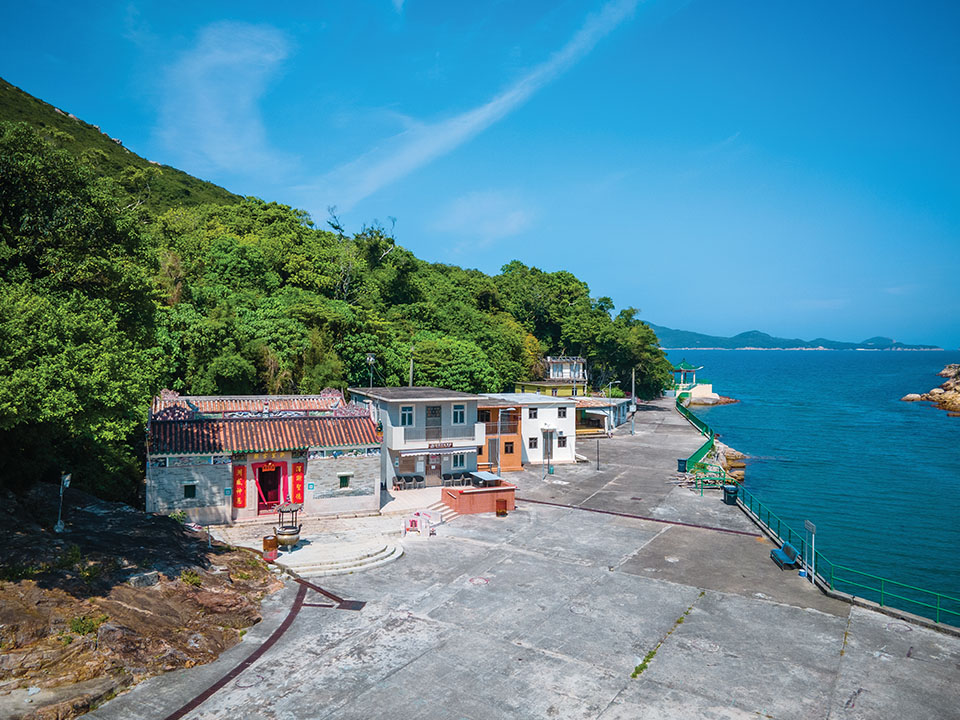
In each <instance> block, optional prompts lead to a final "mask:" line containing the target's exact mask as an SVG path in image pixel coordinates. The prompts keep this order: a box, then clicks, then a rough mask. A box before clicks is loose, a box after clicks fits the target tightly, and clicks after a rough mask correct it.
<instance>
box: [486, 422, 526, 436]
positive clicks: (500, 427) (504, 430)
mask: <svg viewBox="0 0 960 720" xmlns="http://www.w3.org/2000/svg"><path fill="white" fill-rule="evenodd" d="M484 425H486V426H487V435H488V436H489V435H516V434H517V433H518V432H519V431H520V423H519V422H518V421H516V420H504V421H503V422H499V423H497V422H493V421H491V422H487V423H484Z"/></svg>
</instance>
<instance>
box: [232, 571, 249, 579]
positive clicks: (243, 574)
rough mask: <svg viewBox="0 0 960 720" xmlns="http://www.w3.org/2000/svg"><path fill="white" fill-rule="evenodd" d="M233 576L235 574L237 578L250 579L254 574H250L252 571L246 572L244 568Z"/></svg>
mask: <svg viewBox="0 0 960 720" xmlns="http://www.w3.org/2000/svg"><path fill="white" fill-rule="evenodd" d="M233 576H234V577H235V578H236V579H237V580H249V579H250V578H251V577H252V575H250V573H248V572H244V571H243V570H237V571H236V572H235V573H234V574H233Z"/></svg>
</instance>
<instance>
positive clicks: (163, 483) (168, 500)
mask: <svg viewBox="0 0 960 720" xmlns="http://www.w3.org/2000/svg"><path fill="white" fill-rule="evenodd" d="M188 484H195V485H196V486H197V496H196V497H195V498H191V499H189V500H187V499H184V497H183V486H184V485H188ZM232 485H233V470H232V466H231V465H229V464H227V465H188V466H185V467H169V468H158V467H151V468H149V469H148V470H147V488H146V489H147V497H146V499H147V503H146V505H147V512H156V513H165V514H167V513H171V512H174V511H176V510H184V511H186V513H187V515H188V516H189V517H190V518H191V519H192V520H195V521H198V522H204V521H206V522H209V521H211V520H212V518H215V517H219V516H220V515H223V517H224V518H225V519H229V517H230V501H231V498H229V497H227V496H225V495H224V494H223V489H224V488H228V487H231V486H232ZM221 522H223V520H221Z"/></svg>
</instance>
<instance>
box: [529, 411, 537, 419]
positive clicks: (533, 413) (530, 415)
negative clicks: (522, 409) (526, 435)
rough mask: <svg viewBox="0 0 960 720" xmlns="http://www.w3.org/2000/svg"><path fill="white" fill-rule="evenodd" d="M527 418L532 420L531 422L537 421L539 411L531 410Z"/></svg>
mask: <svg viewBox="0 0 960 720" xmlns="http://www.w3.org/2000/svg"><path fill="white" fill-rule="evenodd" d="M527 417H528V418H530V419H531V420H536V419H537V409H536V408H530V409H529V410H528V411H527Z"/></svg>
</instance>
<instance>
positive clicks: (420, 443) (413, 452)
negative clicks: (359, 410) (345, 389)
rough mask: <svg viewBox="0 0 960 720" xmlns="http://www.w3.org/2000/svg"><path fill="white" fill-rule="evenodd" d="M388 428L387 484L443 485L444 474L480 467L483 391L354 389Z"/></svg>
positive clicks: (385, 431)
mask: <svg viewBox="0 0 960 720" xmlns="http://www.w3.org/2000/svg"><path fill="white" fill-rule="evenodd" d="M350 397H351V400H352V401H353V402H356V403H360V404H364V405H368V406H369V407H370V408H371V415H372V417H373V418H374V420H375V421H376V422H378V423H379V427H380V428H381V429H382V432H383V455H382V457H381V469H380V478H381V482H382V484H383V487H386V488H394V487H396V488H401V489H403V488H410V487H432V486H439V485H443V483H444V480H445V478H444V476H445V475H450V476H454V475H456V476H458V477H462V476H463V475H464V474H466V473H473V472H476V471H477V451H478V449H479V448H481V447H483V446H484V444H485V443H486V425H485V424H484V423H482V422H478V421H477V402H478V401H479V400H480V399H481V398H480V396H478V395H472V394H470V393H464V392H458V391H456V390H446V389H444V388H437V387H371V388H350Z"/></svg>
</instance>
